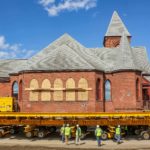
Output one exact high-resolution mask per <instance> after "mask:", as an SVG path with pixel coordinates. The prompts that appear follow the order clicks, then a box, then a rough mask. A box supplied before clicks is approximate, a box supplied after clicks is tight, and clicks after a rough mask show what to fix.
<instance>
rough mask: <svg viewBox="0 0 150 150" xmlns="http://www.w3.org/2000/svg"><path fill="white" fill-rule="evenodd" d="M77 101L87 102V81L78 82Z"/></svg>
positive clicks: (82, 79)
mask: <svg viewBox="0 0 150 150" xmlns="http://www.w3.org/2000/svg"><path fill="white" fill-rule="evenodd" d="M78 88H79V91H78V100H81V101H87V100H88V91H87V88H88V81H87V80H86V79H84V78H81V79H80V80H79V82H78Z"/></svg>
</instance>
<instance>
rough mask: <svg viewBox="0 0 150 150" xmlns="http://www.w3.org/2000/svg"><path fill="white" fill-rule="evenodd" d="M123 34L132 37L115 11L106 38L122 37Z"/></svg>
mask: <svg viewBox="0 0 150 150" xmlns="http://www.w3.org/2000/svg"><path fill="white" fill-rule="evenodd" d="M123 32H125V33H126V34H127V36H131V35H130V33H129V31H128V30H127V28H126V26H125V24H124V23H123V21H122V19H121V18H120V16H119V15H118V13H117V11H114V12H113V15H112V17H111V20H110V23H109V25H108V28H107V31H106V34H105V36H121V35H122V33H123Z"/></svg>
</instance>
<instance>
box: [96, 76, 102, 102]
mask: <svg viewBox="0 0 150 150" xmlns="http://www.w3.org/2000/svg"><path fill="white" fill-rule="evenodd" d="M100 99H101V85H100V79H97V81H96V100H100Z"/></svg>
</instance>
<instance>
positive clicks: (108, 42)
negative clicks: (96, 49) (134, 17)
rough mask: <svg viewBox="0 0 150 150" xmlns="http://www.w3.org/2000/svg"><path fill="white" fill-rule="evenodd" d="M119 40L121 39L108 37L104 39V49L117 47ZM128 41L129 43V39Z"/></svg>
mask: <svg viewBox="0 0 150 150" xmlns="http://www.w3.org/2000/svg"><path fill="white" fill-rule="evenodd" d="M120 39H121V37H120V36H109V37H105V38H104V43H103V44H104V47H110V48H111V47H117V46H118V45H119V43H120ZM128 39H129V42H130V40H131V38H130V37H128Z"/></svg>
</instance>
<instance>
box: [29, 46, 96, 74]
mask: <svg viewBox="0 0 150 150" xmlns="http://www.w3.org/2000/svg"><path fill="white" fill-rule="evenodd" d="M94 69H95V68H94V67H93V66H92V65H91V64H90V63H88V62H87V61H86V60H84V58H83V57H81V56H80V55H78V54H77V53H76V52H75V51H73V50H72V49H71V48H70V47H68V46H67V45H61V46H60V47H58V48H56V49H55V51H51V52H50V53H48V54H47V55H46V56H45V57H43V58H42V59H39V60H38V61H37V62H36V63H33V64H31V66H29V68H28V70H50V71H62V70H94Z"/></svg>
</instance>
